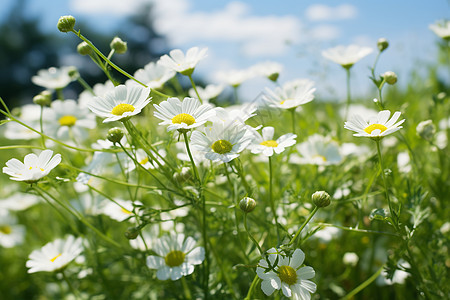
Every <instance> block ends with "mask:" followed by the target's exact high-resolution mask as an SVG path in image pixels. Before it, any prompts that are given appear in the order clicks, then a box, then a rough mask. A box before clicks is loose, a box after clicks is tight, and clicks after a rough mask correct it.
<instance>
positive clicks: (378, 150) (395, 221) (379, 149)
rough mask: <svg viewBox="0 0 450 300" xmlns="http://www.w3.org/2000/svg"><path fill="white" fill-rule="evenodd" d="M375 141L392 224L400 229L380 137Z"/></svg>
mask: <svg viewBox="0 0 450 300" xmlns="http://www.w3.org/2000/svg"><path fill="white" fill-rule="evenodd" d="M375 141H376V143H377V152H378V162H379V164H380V171H381V177H382V178H383V184H384V192H385V194H386V200H387V202H388V205H389V212H390V214H391V219H392V225H393V226H394V228H395V229H396V230H397V231H399V228H398V222H397V221H398V219H397V213H396V212H394V209H393V208H392V203H391V198H390V197H389V190H388V184H387V180H386V174H384V167H383V160H382V157H381V148H380V139H377V140H375Z"/></svg>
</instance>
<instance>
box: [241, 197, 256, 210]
mask: <svg viewBox="0 0 450 300" xmlns="http://www.w3.org/2000/svg"><path fill="white" fill-rule="evenodd" d="M255 207H256V201H255V199H253V198H250V197H244V198H242V200H241V201H239V208H240V209H242V211H243V212H245V213H249V212H252V211H253V210H254V209H255Z"/></svg>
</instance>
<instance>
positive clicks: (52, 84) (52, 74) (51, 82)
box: [31, 66, 75, 90]
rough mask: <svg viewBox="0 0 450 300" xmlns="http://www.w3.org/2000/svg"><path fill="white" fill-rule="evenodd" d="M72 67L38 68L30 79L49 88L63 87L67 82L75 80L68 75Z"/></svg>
mask: <svg viewBox="0 0 450 300" xmlns="http://www.w3.org/2000/svg"><path fill="white" fill-rule="evenodd" d="M72 70H74V67H67V66H66V67H61V68H55V67H51V68H49V69H46V70H39V71H38V73H37V75H35V76H33V77H31V81H32V82H33V83H34V84H35V85H39V86H41V87H44V88H46V89H49V90H56V89H62V88H65V87H66V86H67V85H68V84H69V83H71V82H72V81H74V80H75V78H74V77H71V76H70V75H69V72H71V71H72Z"/></svg>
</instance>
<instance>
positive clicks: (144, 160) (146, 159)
mask: <svg viewBox="0 0 450 300" xmlns="http://www.w3.org/2000/svg"><path fill="white" fill-rule="evenodd" d="M139 163H140V164H141V165H145V164H146V163H148V157H147V156H146V157H144V159H142V160H141V161H140V162H139Z"/></svg>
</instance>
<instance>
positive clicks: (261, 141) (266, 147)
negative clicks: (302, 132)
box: [249, 126, 297, 156]
mask: <svg viewBox="0 0 450 300" xmlns="http://www.w3.org/2000/svg"><path fill="white" fill-rule="evenodd" d="M274 132H275V129H274V128H273V127H271V126H267V127H264V128H263V129H262V135H261V134H259V133H258V132H257V131H255V136H254V138H253V141H252V143H251V144H250V146H249V149H250V150H251V152H252V153H254V154H259V153H262V154H263V155H264V156H272V155H273V154H274V153H276V154H280V153H281V152H283V151H284V149H285V148H286V147H290V146H292V145H294V144H295V138H296V137H297V135H295V134H293V133H287V134H284V135H282V136H280V137H279V138H278V139H277V140H274V139H273V135H274Z"/></svg>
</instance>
